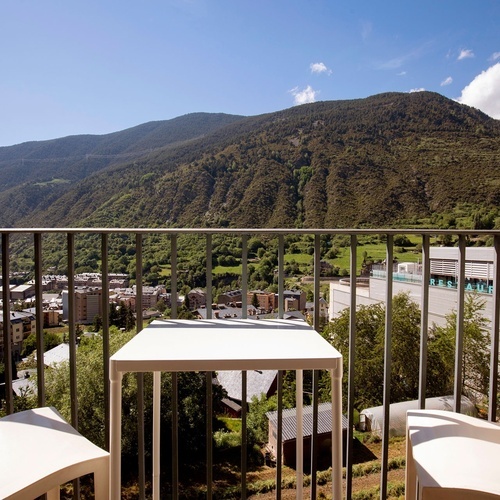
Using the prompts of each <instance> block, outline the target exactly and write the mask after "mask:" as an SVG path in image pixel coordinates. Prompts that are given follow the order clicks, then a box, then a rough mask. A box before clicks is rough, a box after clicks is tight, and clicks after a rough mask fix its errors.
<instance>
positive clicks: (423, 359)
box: [0, 228, 500, 499]
mask: <svg viewBox="0 0 500 500" xmlns="http://www.w3.org/2000/svg"><path fill="white" fill-rule="evenodd" d="M0 232H1V234H2V246H1V253H2V261H1V265H2V284H3V295H2V299H3V318H2V319H3V325H8V324H9V317H10V310H11V309H10V308H11V305H10V300H9V299H10V295H9V287H8V286H7V284H8V283H9V277H10V274H11V273H10V264H11V261H12V254H11V252H12V246H13V245H12V243H13V241H14V240H16V241H17V239H18V238H21V237H22V238H29V241H32V249H33V250H32V251H33V256H34V282H35V301H36V302H35V304H36V336H37V351H36V352H37V384H38V387H37V402H38V405H39V406H44V405H45V402H46V391H45V383H44V365H43V346H44V342H43V310H42V292H43V289H42V276H43V275H44V274H45V273H44V263H43V254H44V249H43V241H44V238H48V237H50V235H59V237H61V235H62V236H63V237H64V238H65V239H66V254H67V269H68V272H67V275H68V292H69V293H68V300H69V304H68V305H69V318H68V325H69V346H70V381H69V383H70V389H71V395H72V397H71V401H72V406H71V423H72V425H73V426H74V427H75V428H78V404H79V401H78V391H77V364H76V358H77V352H76V340H77V339H76V336H77V331H76V330H77V325H76V321H75V298H74V290H75V280H74V270H75V252H76V246H75V238H76V237H79V236H81V235H93V237H94V238H95V237H98V238H99V239H100V248H99V250H98V253H99V259H98V260H99V261H100V273H101V274H102V283H107V282H108V275H109V237H110V235H115V234H120V235H129V237H131V238H133V239H135V279H136V287H137V288H136V297H137V298H136V310H137V311H142V309H143V307H142V288H143V244H144V239H145V238H148V237H150V236H152V235H163V237H165V238H166V239H167V240H169V241H170V262H169V264H170V269H171V276H170V290H169V292H170V293H171V317H172V318H176V317H177V313H178V311H177V300H176V298H177V297H178V295H179V290H178V282H179V273H180V272H182V271H183V270H181V269H179V266H178V262H179V259H178V257H179V255H178V253H179V246H178V238H179V237H185V236H189V235H192V236H197V237H200V236H202V237H204V238H205V240H206V245H205V257H206V287H205V289H206V304H207V306H206V307H207V309H206V317H207V318H211V317H212V313H213V311H212V307H211V304H212V303H213V297H212V283H213V269H212V262H213V244H212V241H213V240H212V238H213V237H214V235H217V236H221V235H222V236H233V237H236V238H238V239H239V240H240V241H241V277H240V284H241V290H242V316H243V317H246V314H247V312H246V311H247V306H248V305H249V304H247V293H248V291H249V290H248V277H249V259H248V255H249V251H248V242H249V238H250V237H262V238H275V239H276V240H277V260H278V271H277V286H278V296H279V302H278V304H279V305H278V317H279V318H283V316H284V313H285V311H284V301H283V293H284V290H285V272H284V268H285V237H286V236H287V235H309V236H310V237H312V245H313V248H314V253H313V263H314V265H313V269H314V271H313V275H314V276H313V277H314V280H313V292H314V313H313V326H314V327H315V328H316V329H317V330H320V306H319V304H320V302H319V301H320V271H321V264H320V263H321V258H322V255H321V253H322V251H321V237H322V236H324V235H328V236H336V235H343V236H344V238H345V239H347V240H348V241H349V248H350V265H349V269H348V272H349V275H350V276H356V275H357V274H358V271H359V267H360V262H359V261H358V257H357V251H356V249H357V246H358V241H359V239H360V238H363V237H365V236H380V237H381V241H385V245H386V251H385V254H386V255H385V261H386V262H393V259H394V245H393V239H394V236H395V235H407V236H411V237H415V236H418V237H419V238H420V241H421V247H422V256H421V263H422V277H421V280H418V281H419V282H420V283H421V285H420V286H421V303H420V304H419V305H420V308H421V324H420V332H421V337H420V359H419V366H420V370H419V407H420V408H423V407H424V406H425V398H426V381H427V378H426V377H427V340H428V333H429V327H430V324H429V295H430V294H429V288H430V285H429V282H430V263H429V248H430V244H431V238H433V237H434V236H437V235H445V234H449V235H451V236H453V237H455V238H457V241H458V255H459V257H458V269H459V276H458V283H459V286H457V287H456V289H455V290H454V293H456V313H457V324H456V345H455V359H457V360H460V359H461V358H462V354H463V349H464V327H463V325H464V304H465V289H464V286H460V283H462V284H464V283H465V261H466V257H465V249H466V244H467V242H468V241H469V240H472V239H473V238H476V237H478V236H484V237H491V239H492V240H491V241H493V245H494V250H495V251H494V263H493V267H494V283H493V294H492V301H493V305H492V311H493V312H492V316H491V318H490V319H491V346H490V349H491V352H490V359H491V362H490V374H489V380H490V382H489V394H488V402H489V403H488V419H489V420H491V421H495V420H496V419H497V414H496V412H497V389H498V387H497V379H498V348H499V321H500V320H499V318H500V314H499V312H500V292H499V290H500V288H499V287H500V265H499V255H500V231H494V230H491V231H486V230H483V231H472V230H471V231H469V230H450V231H444V230H435V229H432V230H431V229H429V230H427V229H422V230H409V229H407V230H405V229H397V230H393V229H380V230H368V229H365V230H354V229H328V230H326V229H323V230H316V229H226V228H224V229H206V228H203V229H177V228H176V229H159V228H154V229H130V228H127V229H111V228H98V229H55V228H50V229H16V228H9V229H0ZM30 244H31V243H30ZM384 274H385V278H386V281H385V303H386V318H385V348H384V374H383V380H384V384H383V408H384V424H383V432H382V459H381V473H380V498H382V499H384V498H386V497H387V494H388V493H387V490H388V482H387V477H388V461H389V460H388V452H389V410H390V406H389V403H390V393H391V384H390V380H391V379H390V377H391V332H392V319H393V318H392V302H393V282H394V281H393V279H394V278H395V277H394V276H393V272H392V271H391V270H390V269H389V271H388V272H386V273H384ZM348 286H349V289H350V341H349V356H348V357H349V359H348V360H346V361H348V364H349V374H348V378H347V380H344V382H343V383H344V384H345V385H346V386H347V394H348V397H347V401H344V410H345V414H346V416H347V419H348V429H347V443H348V444H347V455H346V460H345V461H346V476H345V477H346V479H345V495H346V498H351V496H352V494H353V491H352V480H353V428H354V406H353V405H354V391H355V390H356V388H355V387H354V383H353V381H354V366H355V365H354V359H355V356H356V343H355V340H356V310H357V293H356V289H357V280H355V279H351V280H349V285H348ZM101 300H102V310H103V311H107V310H108V306H109V290H108V289H107V287H103V290H102V297H101ZM102 322H103V324H102V331H103V353H102V356H103V371H104V388H105V389H104V410H103V411H104V412H105V422H106V423H108V425H107V426H106V429H105V433H106V442H109V434H110V429H109V411H110V409H109V396H110V395H109V383H108V382H109V363H108V359H109V356H110V352H109V330H110V325H109V318H108V317H107V315H106V314H103V317H102ZM143 326H144V325H143V319H142V315H141V314H137V320H136V328H137V331H140V330H141V329H142V328H143ZM263 348H264V346H263ZM3 351H4V356H3V359H4V360H10V359H11V353H12V346H11V341H10V335H9V331H8V329H7V328H4V331H3ZM4 369H5V386H6V388H8V387H11V385H12V380H13V375H14V374H13V368H12V364H11V363H10V362H5V363H4ZM282 378H283V377H282V373H280V374H279V378H278V379H279V381H280V383H279V387H278V394H280V393H281V392H282V387H281V383H282V382H281V381H282ZM243 380H246V377H244V378H243ZM207 384H211V377H209V376H207ZM462 384H463V373H462V366H461V363H460V362H456V363H455V371H454V401H455V403H454V404H455V408H454V410H455V411H460V404H461V403H460V402H461V398H460V397H458V396H460V395H461V394H462V392H463V385H462ZM173 386H174V387H175V384H174V383H173ZM143 391H144V389H143V381H142V378H141V376H139V378H138V398H139V401H138V408H139V409H142V408H144V399H143V397H144V396H143ZM207 391H208V389H207ZM243 392H244V394H245V393H246V388H245V385H243ZM314 392H315V396H316V395H317V388H315V390H314ZM172 400H173V401H174V404H177V403H176V398H175V397H174V396H173V397H172ZM242 400H244V398H242ZM313 400H314V401H315V404H316V405H317V404H318V400H317V397H314V398H313ZM207 406H210V405H207ZM243 406H245V405H243ZM5 410H6V412H7V413H12V412H13V411H14V404H13V395H12V392H11V391H10V390H6V391H5ZM208 411H210V409H209V410H208ZM279 411H281V406H280V407H279ZM242 419H243V422H242V429H243V431H242V432H243V433H245V432H246V428H247V424H246V411H243V413H242ZM280 420H281V419H280V418H278V422H280ZM207 421H208V419H207ZM279 425H281V424H279ZM138 428H139V450H138V456H139V465H138V470H139V479H138V483H139V491H140V493H139V497H140V498H145V495H146V493H145V488H146V486H145V485H146V479H145V458H144V457H145V456H146V453H145V450H144V437H143V436H144V418H143V415H141V414H140V412H139V415H138ZM277 433H278V436H280V435H281V432H280V429H279V428H278V432H277ZM174 434H175V432H174ZM210 443H211V440H207V446H208V448H209V449H208V450H207V456H208V457H210V454H211V445H210ZM245 443H246V437H245V436H244V435H243V436H242V458H241V467H242V471H241V472H242V473H241V490H240V492H241V497H242V498H245V497H246V486H247V460H246V456H245V453H246V446H245ZM176 447H177V443H176V440H175V439H174V446H173V452H174V453H175V452H176V449H175V448H176ZM278 455H279V454H278ZM208 460H210V458H208ZM173 462H174V469H173V472H172V479H173V486H172V497H173V498H178V495H179V491H178V488H179V484H178V470H176V468H175V459H174V460H173ZM311 462H312V466H311V498H316V495H317V490H316V477H317V469H316V465H315V464H316V459H315V458H314V452H313V459H312V460H311ZM281 469H282V463H281V457H280V456H278V457H277V468H276V484H277V485H280V484H281ZM209 482H211V473H210V472H207V483H209ZM207 492H208V498H211V495H212V488H211V484H207ZM78 495H79V493H78V488H76V497H78ZM276 498H281V493H280V489H279V488H277V490H276Z"/></svg>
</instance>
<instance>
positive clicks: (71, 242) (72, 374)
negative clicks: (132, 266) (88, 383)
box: [67, 233, 78, 429]
mask: <svg viewBox="0 0 500 500" xmlns="http://www.w3.org/2000/svg"><path fill="white" fill-rule="evenodd" d="M67 240H68V241H67V245H68V246H67V248H68V324H69V369H70V371H69V380H70V398H71V424H72V425H73V427H74V428H75V429H78V397H77V383H76V382H77V381H76V343H77V338H76V318H75V316H76V315H75V235H74V234H73V233H68V234H67Z"/></svg>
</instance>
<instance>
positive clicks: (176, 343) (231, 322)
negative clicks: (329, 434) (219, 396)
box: [110, 319, 342, 376]
mask: <svg viewBox="0 0 500 500" xmlns="http://www.w3.org/2000/svg"><path fill="white" fill-rule="evenodd" d="M110 368H111V371H112V374H113V372H145V371H198V370H199V371H215V370H217V371H220V370H271V369H275V370H300V369H303V370H316V369H332V370H338V371H339V372H340V373H337V376H341V371H342V356H341V355H340V353H339V352H338V351H337V350H336V349H335V348H334V347H333V346H332V345H330V344H329V343H328V342H327V341H326V340H325V339H324V338H323V337H321V335H319V334H318V333H317V332H316V331H315V330H313V328H311V327H310V326H309V325H308V324H307V323H306V322H305V321H297V320H279V319H273V320H264V319H208V320H207V319H205V320H156V321H153V322H152V323H151V324H150V325H149V326H147V327H146V328H145V329H144V330H142V331H141V332H139V333H138V334H137V335H136V336H135V337H134V338H132V339H131V340H130V341H129V342H128V343H127V344H125V345H124V346H123V347H122V348H121V349H120V350H118V351H117V352H116V353H115V354H114V355H113V356H111V358H110Z"/></svg>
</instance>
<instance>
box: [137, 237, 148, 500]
mask: <svg viewBox="0 0 500 500" xmlns="http://www.w3.org/2000/svg"><path fill="white" fill-rule="evenodd" d="M142 296H143V293H142V234H141V233H136V235H135V318H136V319H135V323H136V324H135V331H136V333H139V332H140V331H141V330H142V329H143V326H144V325H143V315H142ZM136 380H137V448H138V450H137V454H138V457H137V458H138V468H139V498H140V500H144V499H145V498H146V445H145V438H144V427H145V423H144V374H143V373H136Z"/></svg>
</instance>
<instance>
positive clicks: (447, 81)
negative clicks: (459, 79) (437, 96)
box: [441, 76, 453, 87]
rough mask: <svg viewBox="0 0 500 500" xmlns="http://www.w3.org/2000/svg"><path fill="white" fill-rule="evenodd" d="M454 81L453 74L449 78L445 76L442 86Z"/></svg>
mask: <svg viewBox="0 0 500 500" xmlns="http://www.w3.org/2000/svg"><path fill="white" fill-rule="evenodd" d="M452 83H453V78H452V77H451V76H449V77H448V78H445V79H444V80H443V81H442V82H441V87H444V86H445V85H450V84H452Z"/></svg>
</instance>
